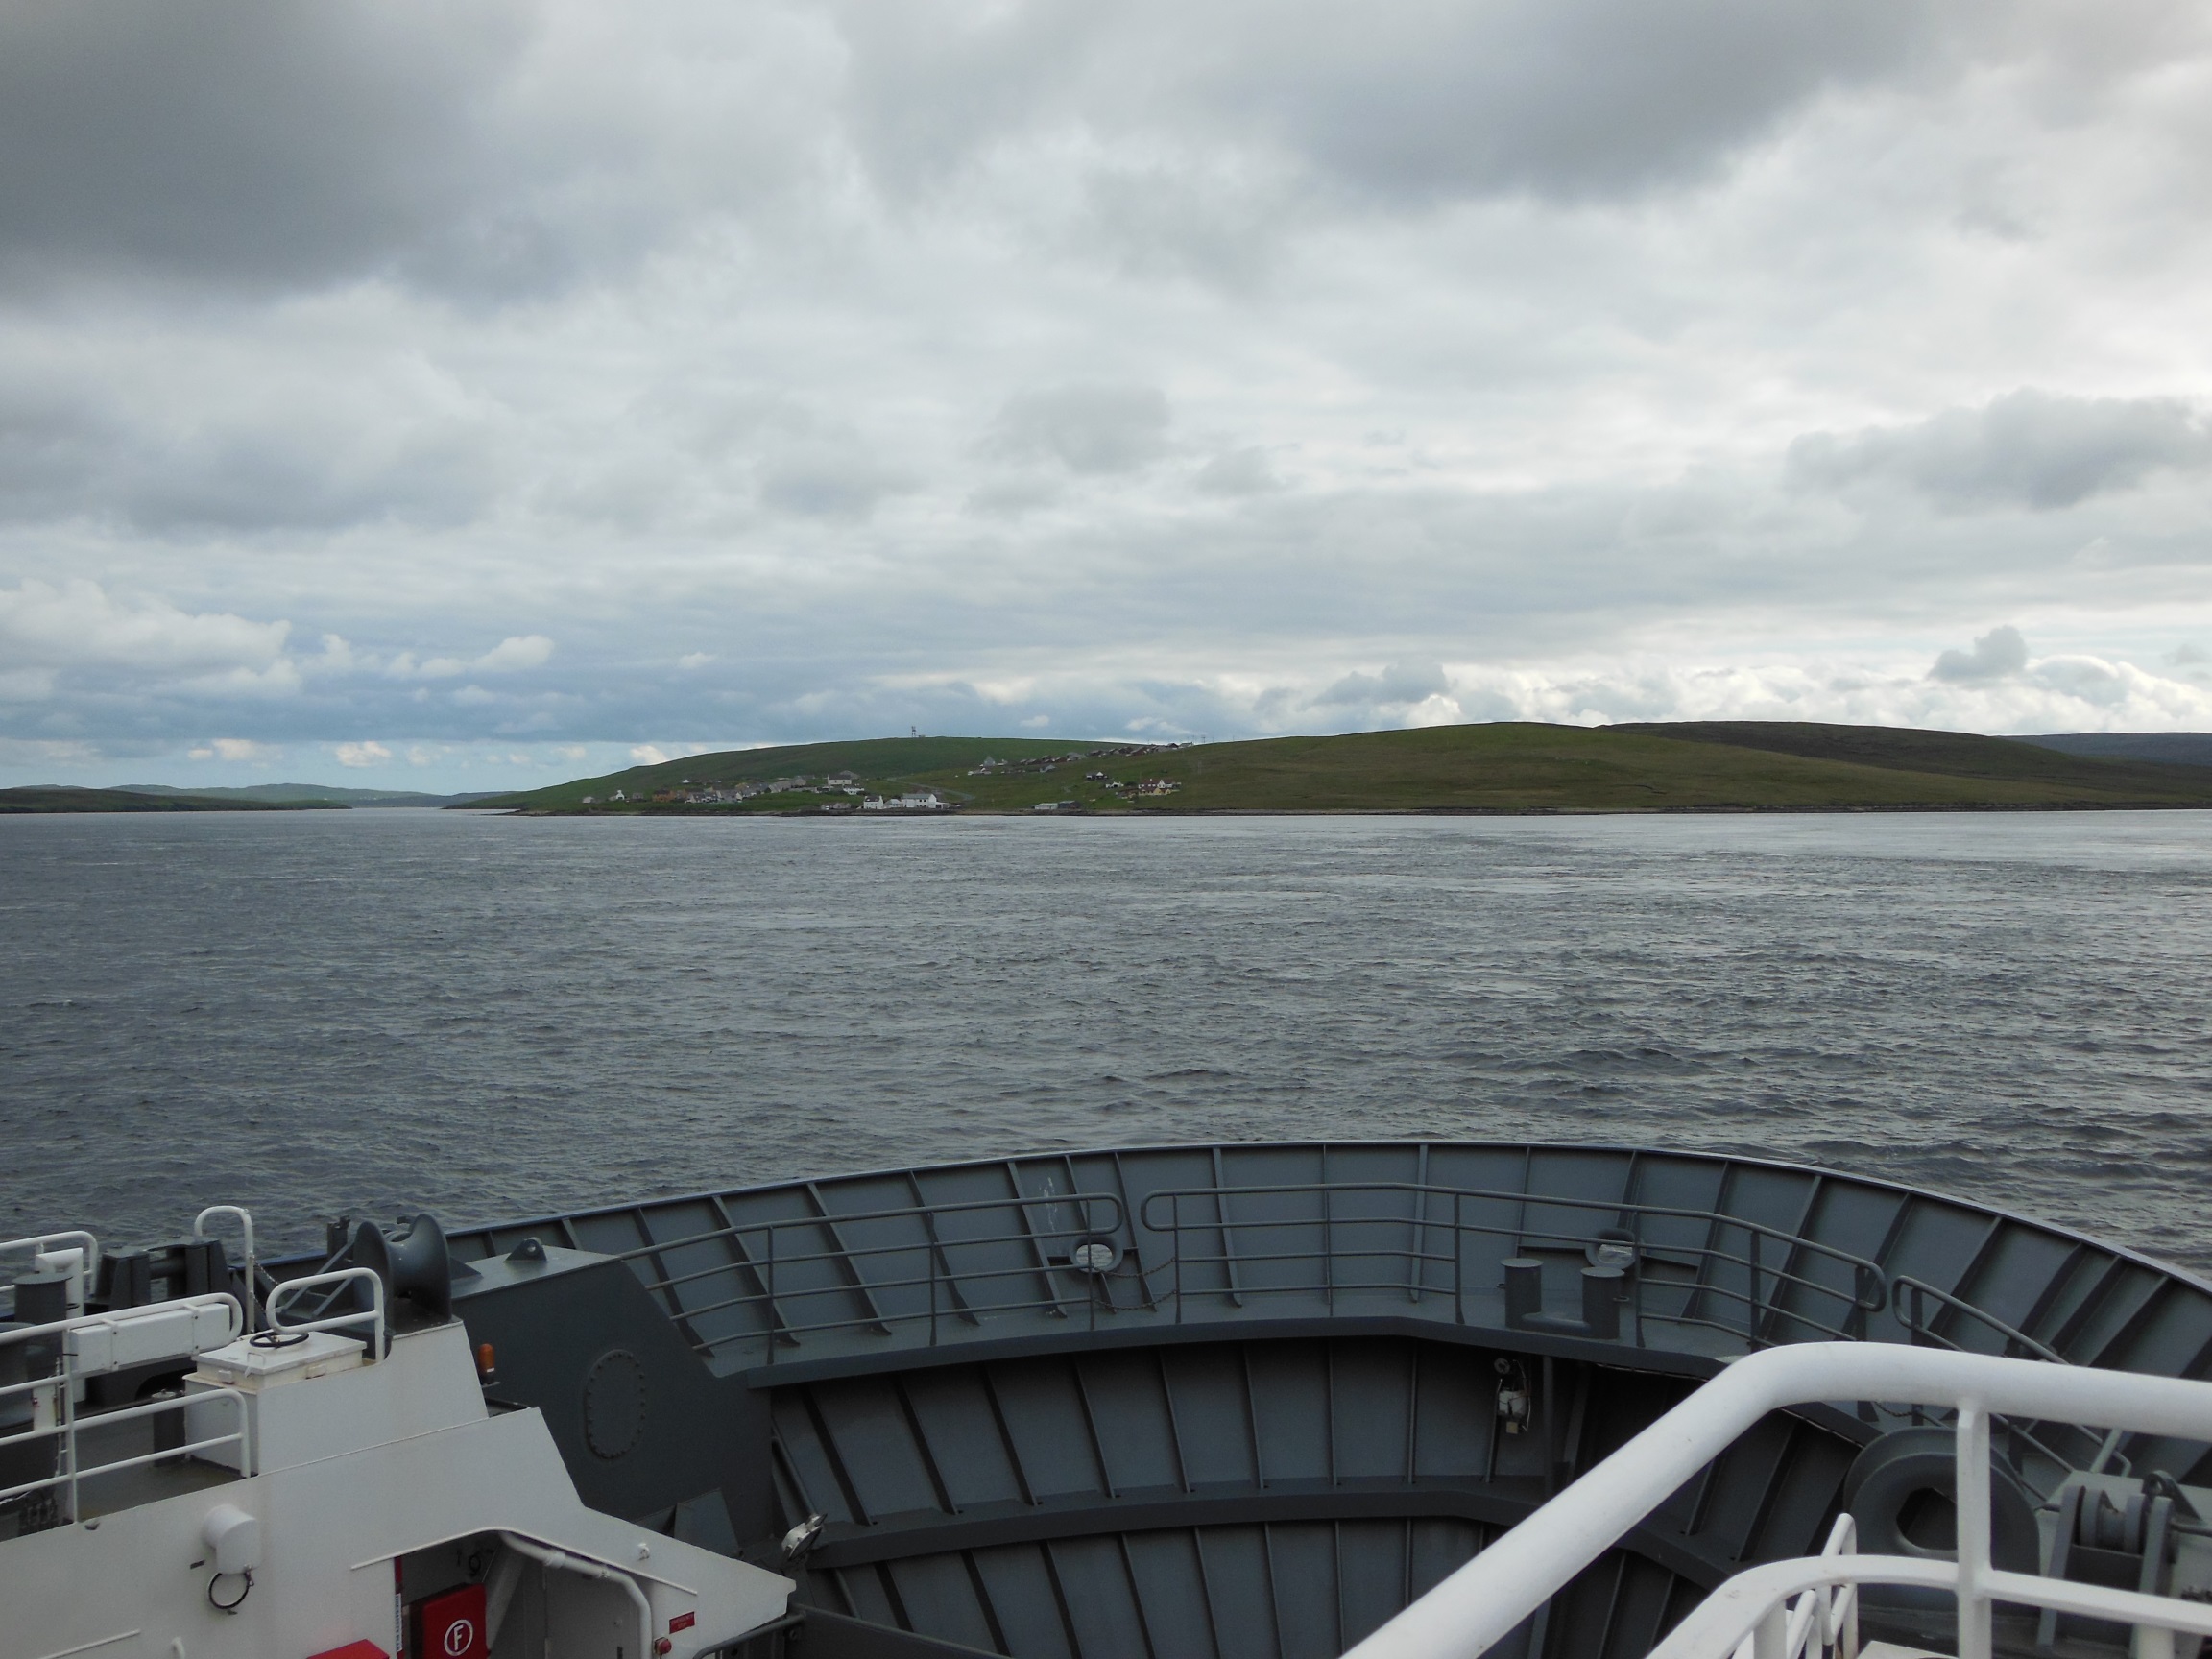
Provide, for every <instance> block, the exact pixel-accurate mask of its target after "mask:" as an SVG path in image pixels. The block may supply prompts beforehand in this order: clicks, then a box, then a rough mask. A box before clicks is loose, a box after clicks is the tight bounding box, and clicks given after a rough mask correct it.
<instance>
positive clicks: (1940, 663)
mask: <svg viewBox="0 0 2212 1659" xmlns="http://www.w3.org/2000/svg"><path fill="white" fill-rule="evenodd" d="M2027 666H2028V641H2027V640H2026V639H2025V638H2023V637H2021V634H2020V630H2019V629H2017V628H2012V627H2003V628H1992V629H1991V630H1990V631H1989V632H1988V633H1986V634H1984V635H1983V636H1982V637H1981V638H1979V639H1977V640H1975V641H1974V649H1973V650H1971V651H1946V652H1944V653H1943V654H1942V655H1941V656H1940V657H1938V658H1936V666H1935V667H1933V668H1931V669H1929V670H1928V678H1929V679H1931V680H1952V681H1958V682H1960V683H1962V684H1966V685H1972V684H1974V683H1976V682H1978V681H1985V680H2003V679H2006V678H2008V676H2011V675H2014V674H2017V673H2019V672H2020V671H2021V670H2022V669H2023V668H2025V667H2027Z"/></svg>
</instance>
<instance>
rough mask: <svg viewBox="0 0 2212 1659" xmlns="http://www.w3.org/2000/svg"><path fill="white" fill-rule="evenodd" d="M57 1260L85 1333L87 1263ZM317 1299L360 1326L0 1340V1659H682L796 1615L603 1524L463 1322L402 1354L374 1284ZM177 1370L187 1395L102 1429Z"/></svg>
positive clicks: (726, 1573) (103, 1329) (145, 1324)
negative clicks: (142, 1389)
mask: <svg viewBox="0 0 2212 1659" xmlns="http://www.w3.org/2000/svg"><path fill="white" fill-rule="evenodd" d="M27 1242H28V1241H27ZM50 1245H51V1241H48V1245H47V1246H46V1247H41V1246H39V1245H36V1244H34V1245H32V1248H33V1249H35V1250H42V1253H41V1254H40V1256H39V1258H38V1259H39V1260H40V1262H43V1263H45V1264H47V1265H48V1267H49V1269H50V1271H52V1272H54V1273H56V1274H57V1275H60V1276H61V1277H63V1278H66V1277H68V1276H69V1275H72V1274H73V1275H76V1276H77V1284H76V1288H75V1292H74V1294H73V1295H71V1296H69V1297H65V1298H57V1300H59V1301H61V1302H62V1303H63V1306H64V1308H65V1309H66V1308H68V1307H74V1308H78V1309H82V1308H83V1306H84V1295H83V1293H82V1285H83V1277H84V1275H87V1274H88V1273H89V1272H90V1271H91V1270H92V1269H93V1268H95V1267H96V1266H97V1262H98V1246H97V1243H96V1242H95V1241H93V1240H91V1239H90V1238H85V1237H84V1236H81V1235H80V1236H72V1241H71V1250H72V1251H73V1253H74V1260H73V1261H67V1260H63V1259H62V1257H63V1254H64V1253H62V1252H59V1251H56V1250H53V1249H52V1248H51V1247H50ZM8 1248H9V1246H6V1245H0V1250H6V1249H8ZM328 1277H329V1278H330V1279H332V1280H343V1279H357V1280H359V1281H360V1282H361V1283H362V1284H363V1285H364V1286H366V1288H367V1299H368V1300H369V1301H370V1303H371V1306H370V1308H369V1310H367V1311H365V1312H342V1313H340V1314H338V1315H336V1316H334V1317H325V1318H322V1319H316V1320H308V1321H305V1322H303V1325H302V1326H293V1327H289V1328H285V1327H281V1326H279V1327H278V1328H273V1329H269V1330H263V1331H257V1332H249V1331H248V1330H247V1329H246V1323H247V1322H246V1317H245V1312H244V1310H243V1309H242V1308H241V1307H240V1305H239V1303H238V1302H237V1300H236V1299H235V1298H233V1297H232V1296H230V1295H228V1294H220V1293H217V1294H206V1295H199V1296H193V1297H188V1298H180V1299H177V1300H173V1301H167V1302H158V1303H155V1304H152V1305H150V1306H147V1307H142V1308H133V1309H131V1310H125V1311H122V1312H117V1313H108V1314H99V1313H95V1314H91V1315H85V1314H83V1313H77V1314H74V1315H72V1316H65V1317H63V1318H61V1319H59V1320H51V1321H46V1322H44V1323H40V1324H25V1323H22V1322H21V1321H20V1320H18V1322H17V1323H16V1324H14V1325H12V1326H10V1325H0V1367H7V1368H0V1459H4V1460H0V1503H9V1504H10V1505H11V1506H12V1519H13V1521H14V1526H13V1527H10V1528H8V1530H9V1531H11V1532H13V1533H15V1535H12V1536H0V1659H76V1656H78V1655H86V1656H96V1659H321V1656H329V1655H343V1656H344V1659H376V1656H384V1659H391V1656H393V1655H396V1654H398V1653H400V1652H406V1653H408V1654H409V1655H410V1656H411V1659H489V1656H496V1659H512V1656H518V1655H522V1654H527V1655H529V1656H530V1659H644V1656H645V1655H648V1654H651V1655H672V1656H675V1659H687V1656H693V1655H699V1654H704V1653H709V1652H712V1651H715V1650H717V1649H719V1648H722V1647H727V1646H728V1645H730V1644H731V1643H733V1641H735V1640H737V1639H739V1638H741V1637H743V1636H744V1635H745V1634H746V1633H747V1632H748V1631H752V1630H756V1629H757V1628H758V1627H760V1626H761V1625H764V1624H769V1623H773V1622H775V1621H777V1620H779V1619H780V1618H781V1617H782V1616H783V1614H784V1612H785V1610H786V1607H787V1604H788V1598H789V1595H790V1591H791V1588H792V1585H791V1581H790V1580H789V1579H787V1578H784V1577H781V1576H779V1575H776V1574H773V1573H769V1572H766V1571H763V1570H761V1569H759V1568H756V1567H752V1566H748V1565H746V1564H744V1563H742V1562H738V1561H734V1560H731V1559H729V1558H727V1557H725V1556H722V1555H718V1554H715V1553H713V1552H712V1551H707V1550H702V1549H699V1548H696V1547H694V1546H691V1545H687V1544H685V1543H682V1542H680V1541H678V1540H676V1539H674V1538H670V1537H667V1536H664V1535H662V1534H661V1533H658V1532H653V1531H649V1530H647V1529H645V1528H641V1527H636V1526H633V1525H631V1524H629V1523H627V1522H624V1521H621V1520H618V1519H616V1518H614V1517H613V1516H609V1515H604V1514H600V1513H597V1512H595V1511H593V1510H590V1509H588V1508H586V1507H585V1506H584V1504H583V1503H581V1502H580V1501H579V1499H578V1498H577V1495H576V1488H575V1485H574V1483H573V1482H572V1481H571V1479H569V1476H568V1473H567V1470H566V1469H565V1466H564V1464H563V1462H562V1460H561V1455H560V1453H559V1452H558V1450H557V1449H556V1447H555V1445H554V1441H553V1438H552V1435H551V1434H550V1432H549V1431H548V1430H547V1428H546V1425H545V1422H544V1420H543V1418H542V1416H541V1413H540V1412H538V1411H536V1410H534V1409H512V1410H500V1409H494V1408H493V1407H488V1406H487V1404H486V1401H485V1397H484V1389H483V1386H482V1384H481V1382H480V1377H479V1372H480V1369H481V1368H485V1363H484V1358H483V1357H480V1356H478V1355H475V1354H472V1353H471V1352H470V1349H469V1338H468V1334H467V1333H466V1331H465V1329H464V1328H463V1327H462V1325H461V1324H460V1323H459V1322H458V1321H446V1322H445V1323H440V1324H434V1325H431V1326H429V1327H428V1328H426V1329H421V1330H415V1331H410V1332H403V1333H397V1334H392V1333H388V1331H387V1329H386V1323H385V1317H384V1307H383V1296H382V1286H380V1285H379V1284H378V1282H377V1280H376V1276H375V1275H374V1274H373V1273H368V1272H366V1271H365V1270H362V1269H353V1270H351V1271H350V1272H349V1273H348V1274H344V1275H330V1276H328ZM313 1283H314V1282H311V1281H301V1282H295V1284H294V1285H288V1286H284V1287H283V1289H284V1290H285V1291H287V1292H290V1291H293V1290H295V1289H296V1288H297V1287H298V1286H301V1285H306V1286H312V1285H313ZM341 1287H345V1288H350V1286H341ZM291 1300H293V1301H297V1300H299V1298H298V1297H296V1296H295V1297H292V1298H291ZM284 1306H285V1303H284V1300H283V1299H278V1302H277V1306H276V1307H274V1308H273V1309H272V1310H271V1313H272V1317H273V1318H275V1319H276V1320H279V1321H281V1320H282V1318H283V1316H284ZM18 1311H19V1312H20V1310H18ZM305 1327H318V1328H317V1329H307V1328H305ZM184 1360H191V1361H195V1362H196V1363H195V1365H194V1369H193V1370H192V1371H191V1373H190V1375H189V1377H188V1378H187V1380H186V1388H185V1392H184V1394H183V1395H182V1396H181V1397H173V1398H167V1399H160V1400H152V1401H147V1402H142V1403H134V1404H130V1405H124V1406H116V1407H108V1408H105V1409H102V1408H97V1407H87V1406H86V1405H85V1400H86V1390H87V1385H88V1384H89V1383H92V1382H93V1381H94V1380H95V1379H98V1378H100V1377H103V1376H109V1375H113V1374H116V1373H119V1372H125V1371H128V1370H130V1369H131V1368H133V1367H145V1366H148V1365H150V1364H154V1363H156V1362H159V1361H184ZM26 1406H27V1407H28V1409H27V1410H26V1408H25V1407H26Z"/></svg>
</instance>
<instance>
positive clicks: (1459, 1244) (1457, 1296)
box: [1452, 1192, 1467, 1325]
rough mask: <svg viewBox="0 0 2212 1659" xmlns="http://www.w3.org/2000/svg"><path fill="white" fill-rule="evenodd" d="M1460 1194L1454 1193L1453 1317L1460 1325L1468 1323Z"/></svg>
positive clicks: (1464, 1224) (1465, 1245)
mask: <svg viewBox="0 0 2212 1659" xmlns="http://www.w3.org/2000/svg"><path fill="white" fill-rule="evenodd" d="M1461 1202H1462V1200H1461V1199H1460V1197H1459V1194H1458V1193H1456V1192H1455V1193H1453V1194H1452V1317H1453V1320H1454V1321H1455V1323H1457V1324H1460V1325H1464V1324H1466V1323H1467V1239H1466V1235H1465V1232H1464V1229H1465V1227H1466V1220H1465V1218H1464V1216H1463V1215H1462V1214H1461V1210H1460V1206H1461Z"/></svg>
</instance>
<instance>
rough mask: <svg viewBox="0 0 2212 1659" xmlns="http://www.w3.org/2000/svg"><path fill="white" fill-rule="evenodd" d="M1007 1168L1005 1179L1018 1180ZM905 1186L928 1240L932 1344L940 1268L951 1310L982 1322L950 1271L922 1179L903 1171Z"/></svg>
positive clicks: (971, 1319) (1011, 1164)
mask: <svg viewBox="0 0 2212 1659" xmlns="http://www.w3.org/2000/svg"><path fill="white" fill-rule="evenodd" d="M1006 1167H1007V1170H1008V1176H1007V1178H1008V1179H1009V1180H1018V1179H1019V1178H1018V1177H1016V1176H1015V1175H1014V1174H1013V1173H1012V1170H1013V1167H1014V1166H1013V1163H1012V1161H1011V1160H1009V1161H1008V1163H1007V1166H1006ZM906 1185H907V1187H908V1188H909V1189H910V1190H912V1192H913V1194H914V1204H915V1207H916V1208H917V1209H918V1210H920V1211H921V1213H922V1231H923V1233H924V1235H925V1236H926V1238H928V1241H929V1330H930V1332H931V1338H930V1339H931V1340H932V1341H934V1340H935V1339H936V1338H935V1332H936V1330H937V1275H938V1271H939V1269H943V1271H944V1275H945V1293H946V1295H947V1296H948V1297H949V1298H950V1300H951V1303H952V1310H953V1311H954V1312H955V1313H957V1314H959V1315H960V1316H961V1317H962V1318H963V1319H965V1320H967V1322H968V1323H969V1324H971V1325H977V1324H980V1323H982V1321H981V1320H979V1319H977V1318H976V1316H975V1310H974V1309H973V1308H971V1307H969V1306H968V1294H967V1292H966V1291H964V1290H962V1289H961V1288H960V1277H959V1275H958V1274H956V1273H954V1272H953V1271H952V1257H951V1255H950V1252H948V1251H947V1250H946V1248H945V1239H944V1238H943V1236H942V1235H941V1234H939V1233H938V1231H937V1212H936V1211H935V1210H932V1209H930V1208H929V1201H928V1200H927V1199H926V1198H925V1197H924V1196H923V1195H922V1177H921V1176H920V1175H918V1174H917V1173H915V1171H913V1170H911V1169H909V1170H907V1171H906ZM1016 1190H1017V1191H1019V1190H1020V1189H1019V1188H1017V1189H1016ZM1023 1219H1024V1220H1026V1219H1027V1217H1026V1216H1024V1217H1023ZM1011 1237H1012V1235H1008V1236H1007V1239H992V1240H986V1239H977V1240H975V1242H977V1243H986V1242H998V1243H1003V1242H1006V1241H1008V1239H1010V1238H1011Z"/></svg>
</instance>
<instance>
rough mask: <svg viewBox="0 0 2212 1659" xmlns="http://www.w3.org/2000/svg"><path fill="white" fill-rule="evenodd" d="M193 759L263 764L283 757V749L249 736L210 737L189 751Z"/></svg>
mask: <svg viewBox="0 0 2212 1659" xmlns="http://www.w3.org/2000/svg"><path fill="white" fill-rule="evenodd" d="M189 754H190V757H191V758H193V759H195V760H228V761H249V762H253V763H256V764H265V763H267V762H268V761H271V760H281V759H283V758H284V751H283V750H282V749H281V748H279V747H278V746H277V745H276V744H274V743H261V742H256V741H255V740H254V739H252V738H251V737H211V738H209V739H208V740H207V741H206V742H205V743H204V744H203V745H201V746H200V747H198V748H196V749H193V750H191V751H189Z"/></svg>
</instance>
